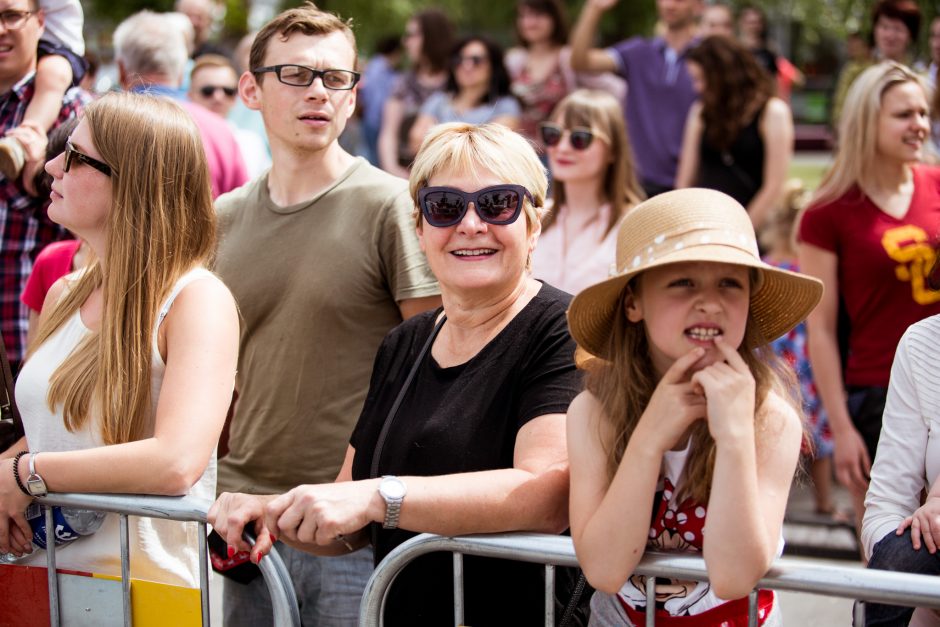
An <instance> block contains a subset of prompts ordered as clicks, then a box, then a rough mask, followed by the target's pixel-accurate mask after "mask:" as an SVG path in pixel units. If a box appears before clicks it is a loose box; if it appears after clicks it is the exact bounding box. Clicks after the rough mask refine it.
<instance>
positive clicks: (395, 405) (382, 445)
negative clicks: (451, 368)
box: [369, 316, 447, 479]
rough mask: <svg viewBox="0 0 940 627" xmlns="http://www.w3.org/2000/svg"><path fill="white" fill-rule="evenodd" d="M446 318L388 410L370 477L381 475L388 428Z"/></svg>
mask: <svg viewBox="0 0 940 627" xmlns="http://www.w3.org/2000/svg"><path fill="white" fill-rule="evenodd" d="M446 320H447V316H441V319H440V321H439V322H438V323H437V325H436V326H435V327H434V330H433V331H431V335H430V336H428V339H427V341H426V342H425V343H424V346H422V347H421V351H420V352H419V353H418V356H417V358H415V362H414V364H412V366H411V371H410V372H408V376H407V377H406V378H405V382H404V383H402V385H401V389H400V390H399V391H398V396H397V397H395V402H394V403H392V408H391V409H389V410H388V416H386V417H385V422H384V423H383V424H382V430H381V431H380V432H379V439H378V440H376V442H375V450H374V451H373V452H372V467H371V468H370V470H369V477H370V478H372V479H374V478H376V477H378V476H379V474H378V473H379V459H380V458H381V457H382V449H383V448H385V438H387V437H388V430H389V429H390V428H391V426H392V421H394V420H395V415H396V414H397V413H398V408H399V407H401V402H402V400H403V399H404V398H405V392H407V391H408V388H410V387H411V382H412V381H414V378H415V375H416V374H417V373H418V368H420V367H421V362H422V361H424V356H425V355H427V354H428V351H429V350H431V344H433V343H434V338H436V337H437V334H438V333H440V332H441V327H443V326H444V322H445V321H446Z"/></svg>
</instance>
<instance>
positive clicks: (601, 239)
mask: <svg viewBox="0 0 940 627" xmlns="http://www.w3.org/2000/svg"><path fill="white" fill-rule="evenodd" d="M539 134H540V137H541V140H542V143H543V144H544V145H545V147H546V152H547V153H548V160H549V165H550V167H551V172H552V191H553V199H552V202H551V204H550V205H549V209H548V211H546V213H545V217H544V218H542V235H541V238H540V243H539V247H538V249H536V251H535V253H533V255H532V274H533V276H534V277H535V278H537V279H542V280H544V281H546V282H547V283H549V284H551V285H554V286H555V287H557V288H559V289H562V290H565V291H566V292H569V293H571V294H576V293H578V292H579V291H581V290H582V289H584V288H585V287H587V286H588V285H591V284H593V283H596V282H597V281H601V280H603V279H605V278H607V275H608V273H609V272H610V267H611V264H613V263H614V257H615V253H616V246H617V229H616V226H617V224H618V223H619V222H620V218H621V217H623V214H624V213H625V212H626V211H627V210H629V209H630V208H631V207H632V206H633V205H635V204H637V203H639V202H640V201H642V200H643V198H644V197H645V195H644V193H643V188H642V187H641V186H640V184H639V181H638V179H637V176H636V168H635V167H634V162H633V153H632V150H631V149H630V141H629V139H628V137H627V131H626V127H625V126H624V122H623V112H622V110H621V108H620V103H619V102H618V100H617V99H616V98H614V97H613V96H612V95H610V94H608V93H606V92H602V91H595V90H586V89H580V90H578V91H575V92H574V93H572V94H570V95H569V96H567V97H566V98H565V99H564V100H562V101H561V102H560V103H559V104H558V106H557V107H556V108H555V111H554V112H553V114H552V117H551V119H550V121H549V122H544V123H542V124H541V125H540V127H539Z"/></svg>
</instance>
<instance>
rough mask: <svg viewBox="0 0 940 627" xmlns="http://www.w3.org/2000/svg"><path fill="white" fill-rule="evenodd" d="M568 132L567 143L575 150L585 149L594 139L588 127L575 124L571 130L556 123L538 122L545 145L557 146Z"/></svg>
mask: <svg viewBox="0 0 940 627" xmlns="http://www.w3.org/2000/svg"><path fill="white" fill-rule="evenodd" d="M566 132H567V133H568V143H569V144H571V147H572V148H574V149H575V150H587V149H588V147H589V146H590V145H591V142H592V141H594V132H593V131H591V129H589V128H584V127H581V126H577V127H575V128H573V129H571V130H568V129H564V128H562V127H560V126H558V125H557V124H551V123H549V122H542V123H541V124H539V134H540V136H541V138H542V143H543V144H545V146H547V147H553V146H557V145H558V144H560V143H561V138H562V137H564V134H565V133H566Z"/></svg>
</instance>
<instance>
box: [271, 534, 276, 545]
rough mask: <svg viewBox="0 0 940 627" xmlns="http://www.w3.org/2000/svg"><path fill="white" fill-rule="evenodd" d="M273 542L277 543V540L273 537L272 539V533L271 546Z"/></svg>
mask: <svg viewBox="0 0 940 627" xmlns="http://www.w3.org/2000/svg"><path fill="white" fill-rule="evenodd" d="M275 542H277V538H275V537H274V534H273V533H272V534H271V544H274V543H275Z"/></svg>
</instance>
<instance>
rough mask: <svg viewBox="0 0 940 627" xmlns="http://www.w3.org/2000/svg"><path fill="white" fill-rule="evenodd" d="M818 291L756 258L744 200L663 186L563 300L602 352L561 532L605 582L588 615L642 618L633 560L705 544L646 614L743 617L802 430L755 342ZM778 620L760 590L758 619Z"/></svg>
mask: <svg viewBox="0 0 940 627" xmlns="http://www.w3.org/2000/svg"><path fill="white" fill-rule="evenodd" d="M821 294H822V284H821V283H820V282H819V281H818V280H816V279H813V278H810V277H806V276H803V275H801V274H798V273H794V272H789V271H786V270H781V269H777V268H774V267H772V266H769V265H767V264H765V263H764V262H762V261H761V260H760V257H759V255H758V251H757V242H756V238H755V236H754V230H753V228H752V226H751V222H750V219H749V218H748V215H747V212H746V211H745V210H744V208H743V207H742V206H741V205H740V204H738V203H737V202H736V201H735V200H734V199H732V198H731V197H730V196H727V195H725V194H723V193H721V192H717V191H713V190H704V189H684V190H677V191H673V192H669V193H666V194H662V195H660V196H656V197H655V198H652V199H650V200H648V201H646V202H644V203H642V204H640V205H639V206H637V207H636V208H635V209H633V210H632V211H631V212H629V213H628V214H627V215H626V217H625V218H624V220H623V222H622V223H621V226H620V229H619V232H618V242H617V274H616V275H615V276H614V277H613V278H610V279H608V280H606V281H603V282H601V283H598V284H596V285H594V286H592V287H589V288H587V289H586V290H584V291H583V292H581V293H580V294H578V296H577V297H575V299H574V301H572V304H571V308H570V310H569V312H568V322H569V326H570V329H571V333H572V336H573V337H574V338H575V340H576V341H577V342H578V344H579V345H580V346H581V347H583V348H584V349H586V350H587V351H589V352H590V353H592V354H594V355H596V356H598V357H599V358H600V359H599V360H597V361H595V362H594V365H592V367H591V368H590V369H589V372H588V377H587V391H585V392H583V393H582V394H581V395H579V396H578V397H577V398H576V399H575V401H574V402H573V403H572V405H571V407H570V409H569V413H568V452H569V459H570V464H571V495H570V499H571V500H570V516H571V535H572V538H573V539H574V544H575V549H576V550H577V554H578V559H579V561H580V563H581V566H582V568H583V569H584V572H585V574H586V575H587V579H588V581H589V582H590V583H591V584H592V585H593V586H594V587H595V588H597V589H598V590H600V591H602V592H606V593H608V594H606V595H605V594H598V595H595V597H594V599H595V600H594V601H593V602H592V609H593V610H594V616H595V618H594V620H595V621H596V624H610V625H623V624H626V625H634V624H642V623H643V620H644V612H645V610H646V594H645V588H646V586H645V581H644V578H643V577H640V576H637V575H635V574H634V572H633V571H634V568H635V567H636V565H637V563H638V562H639V561H640V559H641V558H642V556H643V553H644V551H645V550H646V549H647V548H655V549H678V550H683V551H701V552H702V554H703V556H704V558H705V562H706V565H707V567H708V573H709V577H710V582H702V583H696V582H687V581H670V582H665V581H663V582H662V583H659V580H658V582H657V586H656V588H657V602H656V607H655V608H651V609H654V610H655V612H656V614H657V619H660V618H667V617H669V618H673V619H675V620H677V621H679V622H687V623H688V624H694V625H719V624H722V623H727V624H732V625H738V624H746V617H747V599H746V598H742V597H746V595H747V594H748V592H750V591H751V589H752V588H753V587H754V585H755V584H756V583H757V581H758V580H759V579H760V578H761V576H763V575H764V573H765V572H766V571H767V569H768V567H769V566H770V564H771V562H772V561H773V559H774V558H775V557H776V556H778V555H779V554H780V552H781V551H782V548H783V538H782V535H781V526H782V523H783V515H784V510H785V508H786V502H787V495H788V492H789V488H790V482H791V480H792V478H793V473H794V470H795V468H796V464H797V459H798V457H799V453H800V443H801V439H802V434H803V429H802V423H801V418H800V410H799V404H798V403H797V402H796V400H795V399H794V398H793V395H794V391H795V382H794V381H793V377H792V374H789V373H787V372H786V371H785V370H783V369H778V367H777V365H778V364H779V362H778V361H777V360H775V358H774V357H773V354H772V351H770V350H769V348H768V346H767V344H768V342H769V341H771V340H773V339H774V338H776V337H778V336H780V335H781V334H783V333H785V332H786V331H788V330H789V329H791V328H792V327H793V326H795V325H796V324H797V323H798V322H799V321H800V320H802V319H803V318H805V317H806V315H807V314H808V313H809V312H810V311H811V310H812V309H813V307H814V306H815V305H816V303H817V302H818V301H819V298H820V296H821ZM651 512H652V518H651ZM651 520H652V523H651ZM725 599H736V600H730V601H726V600H725ZM779 616H780V614H779V610H777V609H776V601H775V598H774V595H773V593H772V592H770V591H761V592H760V594H759V623H760V624H762V625H774V624H780V618H779ZM668 624H673V623H672V622H669V623H668ZM676 624H678V623H676Z"/></svg>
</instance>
